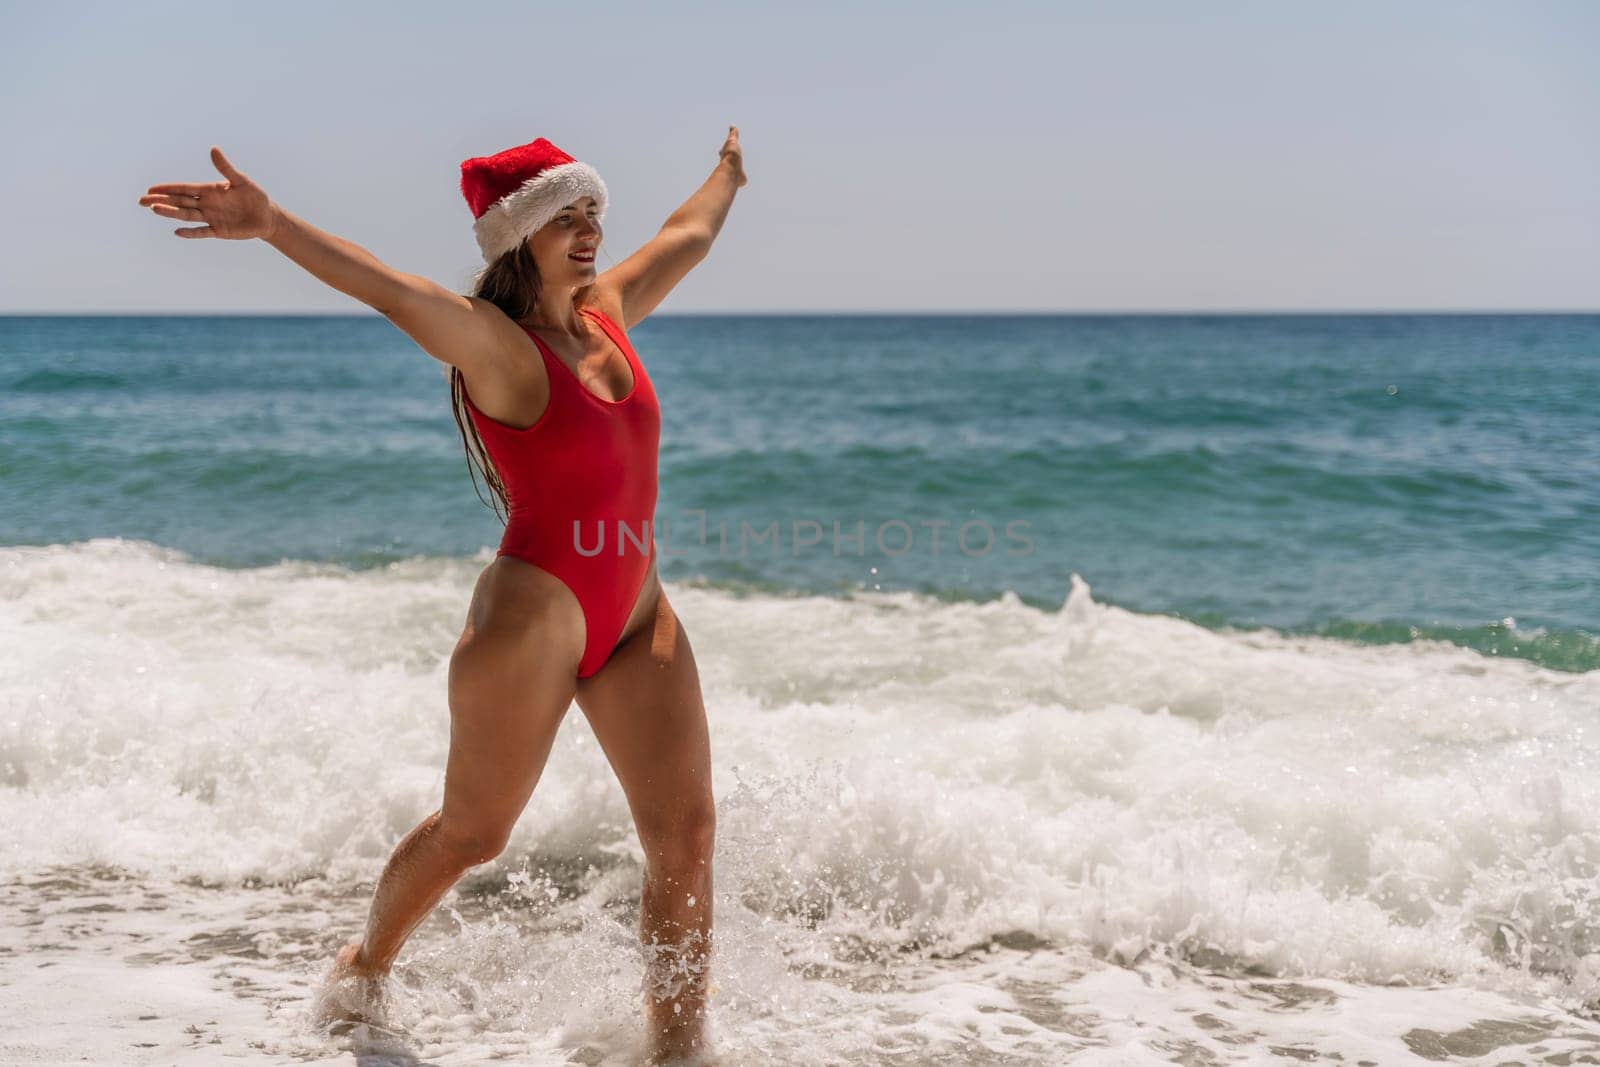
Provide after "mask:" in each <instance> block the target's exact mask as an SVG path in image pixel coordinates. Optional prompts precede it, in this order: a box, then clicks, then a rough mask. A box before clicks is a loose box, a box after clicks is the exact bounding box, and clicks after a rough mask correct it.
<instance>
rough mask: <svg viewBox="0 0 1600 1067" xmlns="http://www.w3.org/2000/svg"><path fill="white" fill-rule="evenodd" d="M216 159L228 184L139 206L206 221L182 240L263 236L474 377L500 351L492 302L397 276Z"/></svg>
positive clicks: (163, 193) (181, 185) (184, 186)
mask: <svg viewBox="0 0 1600 1067" xmlns="http://www.w3.org/2000/svg"><path fill="white" fill-rule="evenodd" d="M211 162H212V163H213V164H215V165H216V168H217V170H218V171H220V172H221V174H222V176H223V177H224V178H225V179H226V181H220V182H207V183H199V182H169V183H166V184H162V185H152V186H151V187H150V189H149V191H148V192H146V193H145V195H144V196H142V197H140V198H139V203H140V204H142V205H144V206H146V207H148V208H150V209H151V210H152V211H154V212H155V213H156V214H157V215H161V216H163V217H164V218H169V219H178V220H180V221H183V222H198V223H202V225H199V226H189V227H180V228H179V229H178V230H176V231H175V232H176V233H177V235H178V236H179V237H187V238H197V237H220V238H223V239H225V240H234V241H243V240H249V239H251V238H260V239H261V240H263V241H265V242H267V243H268V244H270V245H271V246H272V247H273V248H276V249H277V250H278V251H279V252H282V253H283V254H284V255H285V256H288V257H289V258H290V259H291V260H293V261H294V262H295V263H298V264H299V265H300V266H301V267H303V268H305V269H306V270H307V271H308V272H310V273H311V274H312V275H313V276H315V277H316V278H318V279H319V280H320V281H322V282H324V283H326V284H327V285H330V286H332V287H333V288H335V289H337V290H339V291H340V292H341V293H344V294H346V295H347V296H352V297H354V298H355V299H357V300H359V301H361V302H362V303H363V304H366V305H367V306H368V307H370V308H372V309H373V310H375V311H377V312H379V313H380V314H383V315H385V316H387V317H388V318H389V319H390V321H392V322H393V323H394V324H395V325H396V326H398V327H400V329H402V330H404V331H405V332H406V333H408V334H410V335H411V337H412V339H413V340H415V341H416V342H417V344H419V345H420V346H421V347H422V349H423V351H425V352H427V353H428V354H429V355H430V356H433V357H434V358H435V359H438V360H440V361H442V362H445V363H453V364H455V365H456V366H459V367H461V368H462V369H463V370H466V371H467V372H468V375H469V376H470V375H471V365H472V364H475V363H480V362H481V361H482V360H484V359H487V358H490V356H491V355H492V354H493V353H495V352H497V351H498V350H499V349H498V345H499V344H500V343H501V330H500V324H499V323H498V322H497V316H498V318H504V316H503V315H501V314H500V312H499V310H498V309H497V308H495V307H494V306H493V305H492V304H489V303H487V302H486V301H481V300H473V299H470V298H468V297H465V296H461V295H460V294H458V293H452V292H450V291H449V290H447V289H445V288H444V287H443V286H440V285H437V284H435V283H434V282H431V281H429V280H428V279H426V278H423V277H420V276H419V275H415V274H406V273H404V272H402V271H397V270H395V269H394V268H393V267H390V266H389V265H388V264H386V263H384V262H383V261H381V260H380V259H378V258H377V257H376V256H374V255H373V254H372V253H371V252H368V251H367V250H366V249H365V248H362V247H361V246H360V245H358V244H354V243H353V242H350V241H346V240H345V239H344V238H342V237H336V236H334V235H333V234H331V233H328V232H326V231H325V230H319V229H318V228H317V227H315V226H313V225H311V223H309V222H307V221H305V220H304V219H302V218H299V217H298V216H295V215H292V214H290V213H289V212H288V211H285V210H284V209H283V208H281V207H279V206H278V205H277V204H275V203H273V201H272V199H271V198H270V197H268V196H267V194H266V191H265V190H264V189H262V188H261V186H259V185H257V184H256V183H255V182H253V181H251V180H250V179H249V178H248V177H247V176H246V175H245V174H244V173H243V172H242V171H240V170H239V169H238V168H236V167H234V165H233V164H232V163H230V162H228V159H227V157H226V156H224V155H223V154H222V150H221V149H220V148H212V149H211Z"/></svg>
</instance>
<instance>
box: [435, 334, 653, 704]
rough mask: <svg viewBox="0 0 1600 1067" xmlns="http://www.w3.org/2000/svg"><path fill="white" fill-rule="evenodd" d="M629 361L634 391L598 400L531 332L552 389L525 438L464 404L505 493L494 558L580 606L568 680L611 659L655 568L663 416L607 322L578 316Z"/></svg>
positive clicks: (633, 356) (645, 378)
mask: <svg viewBox="0 0 1600 1067" xmlns="http://www.w3.org/2000/svg"><path fill="white" fill-rule="evenodd" d="M579 311H580V313H582V314H587V315H588V316H589V317H590V318H591V319H592V320H593V321H594V322H595V323H597V324H598V325H599V326H600V328H601V329H602V330H604V331H605V333H606V336H607V337H609V338H610V339H611V340H612V341H613V342H614V343H615V344H616V346H617V348H618V349H619V350H620V351H621V352H622V354H623V356H624V357H625V358H626V359H627V361H628V367H629V369H631V370H632V372H633V388H632V389H630V390H629V391H628V394H627V395H626V396H624V397H622V398H621V399H620V400H607V399H605V398H604V397H601V396H597V395H595V394H594V393H593V392H591V391H590V390H589V389H588V388H587V387H585V386H584V385H583V384H582V383H581V382H579V380H578V376H577V374H576V373H575V372H574V371H573V370H572V368H571V367H568V366H567V365H566V364H565V363H563V362H562V361H561V360H560V358H558V357H557V356H556V354H555V353H554V352H552V351H551V350H550V349H549V348H548V347H547V346H546V345H545V343H544V342H543V341H541V340H539V337H538V335H536V334H535V333H534V332H533V331H532V330H529V329H528V328H527V327H526V326H524V327H523V329H524V330H525V331H526V332H527V334H528V336H529V337H530V338H532V339H533V343H534V345H535V346H536V347H537V348H538V350H539V354H540V355H541V356H542V357H543V359H544V362H545V369H546V373H547V375H548V376H549V379H550V401H549V404H548V405H547V406H546V407H545V410H544V413H543V414H542V415H540V416H539V418H538V420H537V421H536V422H534V424H533V425H532V426H529V427H526V428H525V429H517V428H515V427H511V426H507V425H506V424H505V423H503V422H500V421H498V420H497V419H494V418H492V417H490V416H488V415H485V414H484V413H483V412H482V411H480V410H479V409H478V406H477V405H476V404H474V403H473V402H472V397H471V396H470V395H467V394H466V383H465V380H464V379H463V382H462V394H463V395H464V396H466V401H467V408H468V412H469V414H470V415H471V417H472V421H473V424H474V425H475V426H476V427H477V428H478V436H479V437H480V438H482V440H483V446H484V448H485V449H486V450H487V451H488V453H489V459H490V461H491V462H493V463H494V468H495V471H496V472H497V473H498V474H499V476H500V480H501V482H502V483H503V484H504V485H505V488H506V496H507V498H508V501H509V503H510V513H509V519H508V521H507V523H506V529H505V534H504V536H502V537H501V539H500V548H499V551H498V552H497V553H496V556H497V557H498V556H514V557H516V558H517V559H521V560H526V561H527V562H529V563H532V564H533V565H534V566H536V567H540V568H542V569H543V570H546V571H548V572H550V573H551V574H552V575H554V576H555V577H556V578H558V579H559V580H560V581H561V582H563V583H564V584H565V585H566V586H567V588H568V589H571V590H572V593H573V595H574V596H575V597H577V600H578V606H579V607H580V608H582V609H583V618H584V625H585V628H586V631H587V634H586V640H585V643H584V649H583V658H582V660H581V661H580V662H579V664H578V677H579V678H587V677H589V676H591V675H593V674H594V673H595V672H597V671H599V670H600V668H601V667H602V666H604V665H605V662H606V660H608V659H609V658H610V656H611V653H612V652H613V651H614V650H615V648H616V645H617V643H618V639H619V638H620V636H621V634H622V629H623V627H624V626H625V625H627V621H628V616H629V614H630V613H631V611H632V609H633V604H634V601H635V600H636V599H637V598H638V595H639V591H640V589H642V588H643V586H644V580H645V577H646V576H647V575H648V574H649V571H650V564H651V561H652V560H654V559H655V554H656V552H655V537H654V526H655V508H656V474H657V462H658V458H659V449H660V440H661V409H660V406H659V404H658V403H657V401H656V393H655V389H654V387H653V386H652V385H651V384H650V377H649V375H647V374H645V371H644V365H643V364H642V363H641V362H640V361H639V356H638V353H636V352H635V351H634V350H633V345H632V344H630V343H629V341H628V337H627V334H625V333H624V332H623V331H622V330H621V329H620V328H619V327H618V326H617V325H616V324H615V323H614V322H612V321H611V320H610V319H609V318H607V317H606V316H605V315H604V314H602V313H601V312H599V311H597V310H595V309H593V308H580V309H579Z"/></svg>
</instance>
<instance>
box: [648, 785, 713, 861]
mask: <svg viewBox="0 0 1600 1067" xmlns="http://www.w3.org/2000/svg"><path fill="white" fill-rule="evenodd" d="M639 837H640V844H641V845H642V846H643V847H644V851H645V858H646V861H647V862H648V863H650V864H651V865H652V866H653V867H656V868H659V869H665V870H671V871H682V870H692V869H694V868H696V867H700V866H703V865H704V864H707V863H710V862H711V854H712V852H713V851H714V850H715V848H716V837H717V813H716V807H715V806H714V805H713V804H712V803H711V802H710V801H709V800H707V801H706V802H704V803H700V804H696V805H694V806H693V807H692V808H690V809H688V810H686V811H683V812H681V813H679V814H678V815H677V816H676V817H674V818H672V819H668V820H662V821H660V822H652V823H651V824H650V825H649V826H645V827H641V828H640V834H639Z"/></svg>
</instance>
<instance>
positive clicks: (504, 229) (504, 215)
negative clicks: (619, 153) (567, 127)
mask: <svg viewBox="0 0 1600 1067" xmlns="http://www.w3.org/2000/svg"><path fill="white" fill-rule="evenodd" d="M585 196H592V197H594V198H595V201H596V202H597V205H598V208H599V213H600V217H601V218H604V217H605V214H606V183H605V182H603V181H601V180H600V174H599V172H597V171H596V170H595V169H594V168H593V167H591V166H590V165H589V164H587V163H581V162H577V161H574V162H571V163H563V164H561V165H560V166H558V167H551V168H550V169H548V170H546V171H544V172H543V173H541V174H539V175H537V176H535V177H532V178H529V179H528V180H527V181H525V182H523V183H522V187H521V188H519V189H518V190H517V191H516V192H514V193H508V194H506V195H505V196H503V197H501V198H500V199H499V200H497V201H496V202H495V203H494V206H492V207H490V208H489V210H488V211H485V212H484V213H483V214H482V215H481V216H479V218H478V219H477V221H475V222H474V223H473V224H472V232H473V234H474V235H475V236H476V237H477V238H478V248H479V249H481V250H482V251H483V258H484V259H485V260H487V261H488V262H490V263H493V262H494V261H495V260H496V259H499V258H500V257H501V256H503V255H505V254H506V253H507V252H509V251H511V250H512V249H513V248H516V247H517V246H518V245H520V244H521V243H522V242H523V241H525V240H527V238H528V235H529V234H531V233H533V232H535V231H536V230H538V229H539V228H540V227H541V226H543V225H544V224H545V223H547V222H549V221H550V220H551V219H553V218H555V217H556V216H557V215H559V214H561V209H562V208H564V207H566V206H567V205H568V204H570V203H572V202H573V201H574V200H578V199H581V198H582V197H585Z"/></svg>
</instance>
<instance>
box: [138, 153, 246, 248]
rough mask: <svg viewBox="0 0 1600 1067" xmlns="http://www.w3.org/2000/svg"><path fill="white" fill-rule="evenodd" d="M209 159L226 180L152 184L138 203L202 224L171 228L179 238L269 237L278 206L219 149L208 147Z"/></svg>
mask: <svg viewBox="0 0 1600 1067" xmlns="http://www.w3.org/2000/svg"><path fill="white" fill-rule="evenodd" d="M211 162H212V163H213V164H215V165H216V168H217V170H219V171H221V172H222V176H223V177H224V178H226V179H227V180H226V181H220V182H210V183H206V184H200V183H191V182H169V183H167V184H165V185H152V186H151V187H150V191H149V192H147V193H145V195H143V196H141V197H140V198H139V203H140V205H141V206H144V207H148V208H149V209H150V210H151V211H154V212H155V213H156V214H157V215H161V216H163V217H164V218H169V219H181V220H182V221H184V222H201V223H204V224H205V225H203V226H186V227H180V228H178V229H177V230H174V231H173V232H174V233H176V234H177V235H178V236H179V237H221V238H223V239H224V240H230V241H245V240H249V239H250V238H252V237H263V238H265V237H271V236H272V230H273V226H274V224H275V222H276V218H277V209H276V207H275V206H274V205H273V203H272V201H271V200H269V199H268V198H267V194H266V192H265V191H264V190H263V189H262V188H261V186H259V185H257V184H256V183H255V182H253V181H251V180H250V179H249V178H247V177H245V176H244V174H243V173H241V172H240V171H238V170H236V169H234V166H233V164H232V163H229V162H228V158H227V157H226V156H224V155H223V154H222V149H220V148H216V147H213V148H212V149H211Z"/></svg>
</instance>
